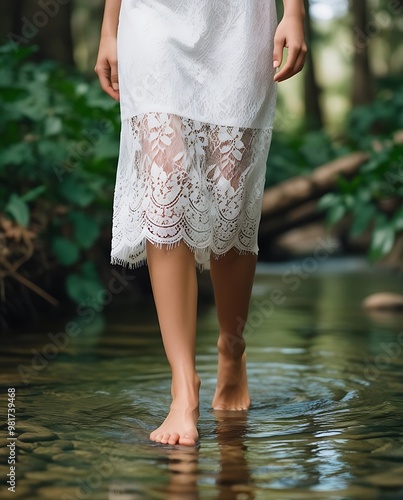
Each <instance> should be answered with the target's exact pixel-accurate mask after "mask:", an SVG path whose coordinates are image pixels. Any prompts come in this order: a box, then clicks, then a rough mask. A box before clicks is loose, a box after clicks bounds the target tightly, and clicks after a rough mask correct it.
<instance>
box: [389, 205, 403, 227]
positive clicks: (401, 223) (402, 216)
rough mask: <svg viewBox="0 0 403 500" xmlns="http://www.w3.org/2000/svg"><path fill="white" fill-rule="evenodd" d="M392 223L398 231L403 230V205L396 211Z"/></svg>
mask: <svg viewBox="0 0 403 500" xmlns="http://www.w3.org/2000/svg"><path fill="white" fill-rule="evenodd" d="M392 224H393V227H394V228H395V231H396V232H397V233H399V232H400V231H403V207H400V208H399V209H398V210H397V212H395V214H394V216H393V218H392Z"/></svg>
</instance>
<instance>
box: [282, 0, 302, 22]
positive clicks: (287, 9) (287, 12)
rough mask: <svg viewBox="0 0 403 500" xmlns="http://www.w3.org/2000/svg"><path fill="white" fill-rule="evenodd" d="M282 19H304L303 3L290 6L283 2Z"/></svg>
mask: <svg viewBox="0 0 403 500" xmlns="http://www.w3.org/2000/svg"><path fill="white" fill-rule="evenodd" d="M284 17H286V18H289V17H296V18H297V19H300V20H301V19H302V20H303V19H304V17H305V6H304V2H294V3H292V4H291V3H286V2H284Z"/></svg>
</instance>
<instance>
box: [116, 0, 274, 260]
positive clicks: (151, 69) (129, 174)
mask: <svg viewBox="0 0 403 500" xmlns="http://www.w3.org/2000/svg"><path fill="white" fill-rule="evenodd" d="M276 23H277V19H276V10H275V1H274V0H254V1H253V2H251V1H250V0H228V1H226V2H225V5H224V4H223V2H222V0H187V1H186V2H185V1H184V2H179V1H177V0H148V1H147V2H144V1H143V0H122V3H121V11H120V18H119V27H118V70H119V88H120V105H121V116H122V130H121V142H120V155H119V163H118V168H117V175H116V186H115V194H114V204H113V227H112V252H111V262H112V263H113V264H121V265H127V266H129V267H137V266H139V265H141V264H144V263H146V262H147V255H146V240H150V241H151V242H152V243H154V244H155V245H159V246H162V245H166V246H168V247H173V246H175V245H177V244H178V243H179V242H180V241H184V242H185V243H186V244H187V245H188V247H189V248H190V249H191V250H192V251H193V252H194V255H195V262H196V264H197V265H198V267H199V268H201V269H203V268H204V267H205V265H206V263H207V262H208V261H209V258H210V256H211V255H214V256H215V257H217V258H218V257H219V256H221V255H223V254H225V253H226V252H228V250H230V249H231V248H235V249H236V250H238V251H239V252H240V253H254V254H257V253H258V245H257V230H258V225H259V221H260V213H261V201H262V194H263V188H264V182H265V172H266V160H267V156H268V152H269V147H270V142H271V133H272V124H273V119H274V111H275V102H276V85H275V84H274V82H273V77H274V72H275V70H274V69H273V62H272V54H273V38H274V32H275V28H276Z"/></svg>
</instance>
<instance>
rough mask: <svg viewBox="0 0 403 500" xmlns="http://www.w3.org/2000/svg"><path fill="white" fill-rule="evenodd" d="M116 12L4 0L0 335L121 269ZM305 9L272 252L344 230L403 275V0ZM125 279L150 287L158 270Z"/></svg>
mask: <svg viewBox="0 0 403 500" xmlns="http://www.w3.org/2000/svg"><path fill="white" fill-rule="evenodd" d="M277 3H278V12H279V16H281V13H282V2H281V1H279V2H277ZM103 5H104V1H103V0H87V1H85V2H84V1H81V2H80V1H78V0H35V1H34V0H8V1H3V2H1V4H0V33H1V41H0V43H1V46H0V62H1V64H0V74H1V77H0V90H1V95H0V99H1V114H0V148H1V151H0V302H1V306H0V307H1V309H0V327H1V326H2V325H3V326H4V325H6V324H7V323H8V322H9V321H13V320H15V319H17V318H24V319H27V318H30V317H32V316H34V315H36V311H37V310H38V309H40V308H41V307H42V306H43V305H44V304H51V305H52V306H54V305H57V304H59V303H63V302H66V301H70V302H71V303H74V304H80V303H83V302H85V301H86V300H89V297H96V296H97V294H98V295H99V292H100V291H102V290H104V289H105V286H106V285H105V283H106V282H107V280H108V277H110V275H111V267H110V265H109V252H110V235H111V213H112V197H113V189H114V182H115V172H116V162H117V154H118V144H119V126H120V123H119V108H118V105H117V104H116V103H115V102H114V101H112V100H111V99H110V98H109V97H107V96H105V95H103V93H102V92H101V90H100V88H99V84H98V82H97V80H96V78H95V74H94V72H93V67H94V65H95V60H96V54H97V49H98V42H99V33H100V26H101V21H102V14H103ZM306 11H307V16H306V35H307V41H308V46H309V49H310V50H309V53H308V57H307V62H306V66H305V68H304V71H303V72H302V73H301V74H300V75H298V76H297V77H295V78H293V79H291V80H290V81H287V82H284V83H281V84H280V86H279V91H280V94H279V102H278V112H277V118H276V126H275V134H274V137H273V143H272V148H271V152H270V156H269V159H268V169H267V179H266V194H265V197H264V200H263V207H262V223H261V229H260V235H259V241H260V242H259V247H260V249H261V253H260V258H261V259H265V260H270V261H273V260H277V261H278V260H286V259H288V258H290V257H292V256H295V255H301V254H303V253H305V254H309V252H312V249H313V247H314V245H315V244H316V242H317V239H318V237H320V236H321V235H326V234H329V233H330V234H331V235H332V236H333V237H334V238H336V239H337V240H338V241H340V242H341V246H340V248H341V250H340V253H342V254H351V253H359V254H365V255H367V256H368V259H369V260H370V261H371V262H374V263H380V264H383V265H387V266H390V267H392V268H396V269H399V270H401V269H402V267H403V239H402V232H403V207H402V203H401V202H402V197H403V80H402V76H403V71H402V70H403V39H402V33H403V0H351V1H350V2H348V1H347V0H310V1H309V2H308V1H306ZM119 272H122V271H121V270H120V271H119ZM127 273H128V274H130V273H131V275H133V274H135V275H136V280H134V281H133V282H131V286H130V287H128V288H127V289H128V291H133V289H135V290H136V287H137V291H139V290H140V293H141V287H142V286H143V285H142V283H143V281H144V280H142V279H141V278H140V277H141V275H142V274H141V273H144V269H143V270H137V271H135V272H134V271H127ZM134 282H135V285H134V284H133V283H134Z"/></svg>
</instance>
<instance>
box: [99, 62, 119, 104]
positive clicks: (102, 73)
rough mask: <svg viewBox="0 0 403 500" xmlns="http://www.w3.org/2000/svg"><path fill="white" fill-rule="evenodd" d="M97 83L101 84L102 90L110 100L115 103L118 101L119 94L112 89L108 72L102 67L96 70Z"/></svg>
mask: <svg viewBox="0 0 403 500" xmlns="http://www.w3.org/2000/svg"><path fill="white" fill-rule="evenodd" d="M97 74H98V78H99V82H100V84H101V88H102V90H103V91H104V92H105V93H106V94H108V95H109V96H110V97H112V99H115V100H116V101H118V100H119V92H118V91H117V90H115V89H114V88H113V87H112V82H111V79H110V70H108V69H107V68H105V67H103V68H101V69H98V70H97Z"/></svg>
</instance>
